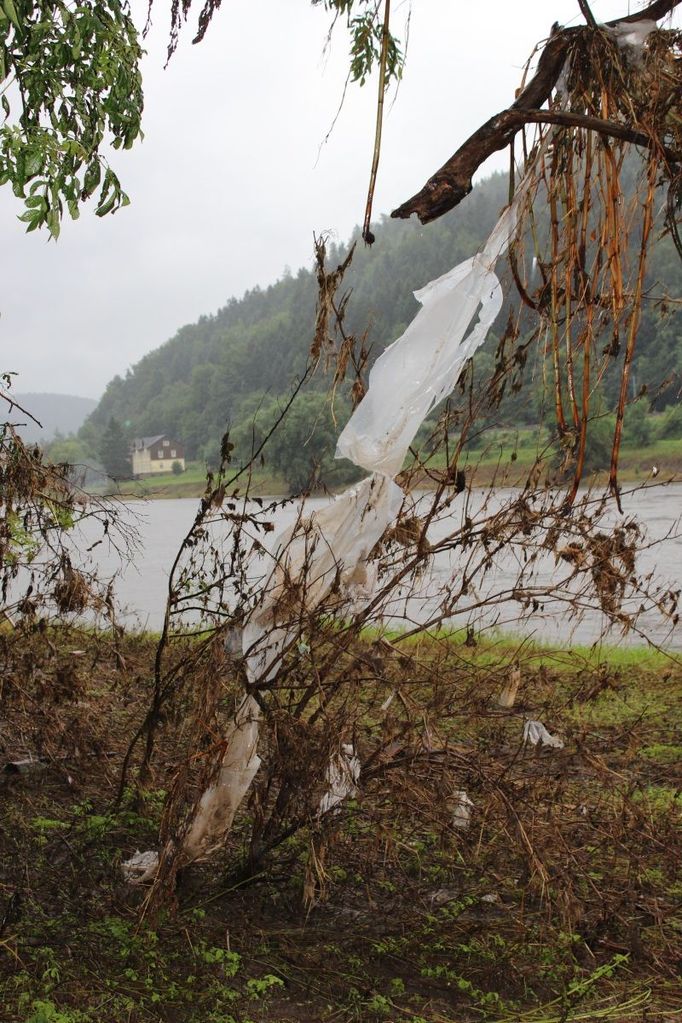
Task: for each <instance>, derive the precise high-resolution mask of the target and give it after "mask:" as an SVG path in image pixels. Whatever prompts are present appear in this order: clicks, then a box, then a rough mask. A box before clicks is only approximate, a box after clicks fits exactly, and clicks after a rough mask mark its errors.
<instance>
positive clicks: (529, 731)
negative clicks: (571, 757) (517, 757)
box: [523, 721, 564, 749]
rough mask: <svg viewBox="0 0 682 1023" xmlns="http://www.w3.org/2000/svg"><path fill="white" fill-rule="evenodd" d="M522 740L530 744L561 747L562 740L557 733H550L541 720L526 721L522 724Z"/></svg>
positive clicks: (554, 747) (562, 745) (562, 746)
mask: <svg viewBox="0 0 682 1023" xmlns="http://www.w3.org/2000/svg"><path fill="white" fill-rule="evenodd" d="M523 741H524V743H528V744H530V745H531V746H538V745H540V746H550V747H551V748H553V749H563V748H564V740H563V739H560V738H559V736H558V735H550V734H549V732H548V731H547V729H546V728H545V726H544V725H543V723H542V721H526V723H525V724H524V726H523Z"/></svg>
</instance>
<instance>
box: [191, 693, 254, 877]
mask: <svg viewBox="0 0 682 1023" xmlns="http://www.w3.org/2000/svg"><path fill="white" fill-rule="evenodd" d="M259 718H260V708H259V706H258V704H257V703H256V701H255V700H254V698H253V697H252V696H245V697H244V699H243V700H242V702H241V704H240V705H239V707H238V709H237V712H236V714H235V718H234V722H233V724H232V726H231V727H230V729H229V731H228V733H227V735H226V737H225V743H226V746H225V753H224V754H223V759H222V763H221V766H220V769H219V772H218V776H217V778H216V779H215V781H214V782H213V783H212V784H211V785H209V787H208V788H207V789H206V790H205V792H204V794H203V795H202V797H201V800H200V802H199V805H198V807H197V809H196V813H195V815H194V820H193V821H192V825H191V827H190V830H189V831H188V833H187V835H186V837H185V840H184V842H183V852H182V856H183V860H184V861H185V862H187V863H189V862H192V861H193V860H197V859H202V858H203V857H205V856H208V855H209V853H211V852H213V851H214V850H215V849H217V848H218V847H219V846H221V845H222V843H223V842H224V840H225V836H226V834H227V832H228V831H229V830H230V827H231V826H232V821H233V820H234V815H235V813H236V812H237V808H238V807H239V804H240V803H241V801H242V799H243V798H244V796H245V795H246V792H247V790H248V788H249V786H250V784H251V782H252V781H253V779H254V777H255V776H256V772H257V771H258V768H259V767H260V764H261V760H260V757H259V756H258V754H257V753H256V747H257V744H258V722H259Z"/></svg>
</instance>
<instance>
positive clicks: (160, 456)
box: [156, 448, 163, 458]
mask: <svg viewBox="0 0 682 1023" xmlns="http://www.w3.org/2000/svg"><path fill="white" fill-rule="evenodd" d="M156 457H157V458H163V451H162V449H161V448H159V450H158V451H157V452H156Z"/></svg>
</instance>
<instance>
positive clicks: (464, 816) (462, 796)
mask: <svg viewBox="0 0 682 1023" xmlns="http://www.w3.org/2000/svg"><path fill="white" fill-rule="evenodd" d="M454 796H455V810H454V813H453V815H452V826H453V828H460V829H461V830H463V831H464V830H466V828H468V827H469V825H470V824H471V811H472V810H473V808H474V804H473V802H472V801H471V800H470V799H469V797H468V795H467V794H466V792H465V791H464V789H458V790H457V791H456V792H455V793H454Z"/></svg>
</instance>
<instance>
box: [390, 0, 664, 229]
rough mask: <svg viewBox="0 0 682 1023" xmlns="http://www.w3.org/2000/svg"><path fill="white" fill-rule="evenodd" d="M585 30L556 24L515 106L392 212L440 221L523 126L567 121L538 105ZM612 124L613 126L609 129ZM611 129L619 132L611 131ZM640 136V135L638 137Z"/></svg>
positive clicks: (655, 15) (659, 13) (657, 12)
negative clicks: (580, 34) (575, 42)
mask: <svg viewBox="0 0 682 1023" xmlns="http://www.w3.org/2000/svg"><path fill="white" fill-rule="evenodd" d="M680 2H682V0H656V2H654V3H652V4H650V5H649V6H648V7H646V8H644V9H643V10H641V11H639V12H637V14H633V15H629V16H628V17H624V18H620V19H616V20H614V21H610V22H608V23H607V26H608V27H613V26H614V25H617V24H619V23H620V22H627V23H634V22H637V21H644V20H658V19H659V18H663V17H665V15H666V14H669V13H670V12H671V11H673V10H674V9H675V8H676V7H677V6H678V5H679V4H680ZM584 31H585V29H584V28H569V29H560V28H556V30H554V31H553V32H552V35H551V36H550V38H549V41H548V42H547V45H546V46H545V48H544V50H543V51H542V54H541V55H540V59H539V61H538V67H537V71H536V72H535V75H534V76H533V78H531V80H530V82H529V83H528V85H527V86H526V87H525V89H523V91H522V92H521V93H520V95H519V96H518V98H517V99H516V101H515V102H514V103H513V104H512V105H511V107H509V108H508V109H507V110H503V111H501V112H500V113H498V114H496V115H495V116H494V117H491V118H490V120H489V121H486V123H485V124H483V125H482V126H481V127H480V128H479V129H478V130H477V131H475V132H474V134H473V135H471V136H470V137H469V138H468V139H467V141H466V142H465V143H464V144H463V145H462V146H460V148H459V149H458V150H457V152H456V153H455V154H454V155H453V156H451V157H450V159H449V160H448V161H447V162H446V163H445V164H443V166H442V167H441V168H440V170H437V171H436V173H435V174H434V175H432V177H430V178H429V180H428V181H427V182H426V184H425V185H424V187H423V188H422V189H421V190H420V191H419V192H417V193H416V195H413V196H412V198H410V199H408V200H407V202H404V203H403V204H402V205H401V206H399V207H398V208H397V209H395V210H393V212H392V213H391V216H392V217H397V218H400V219H407V218H408V217H410V216H411V215H412V214H413V213H416V214H417V216H418V217H419V219H420V220H421V222H422V224H427V223H429V222H430V221H432V220H436V219H438V217H441V216H443V214H444V213H447V212H448V211H449V210H451V209H454V207H455V206H457V205H458V204H459V203H460V202H461V201H462V199H464V198H465V196H467V195H468V194H469V192H470V191H471V188H472V178H473V175H474V174H475V172H476V171H477V170H478V168H479V167H480V166H481V164H482V163H484V162H485V160H487V159H488V157H489V156H491V155H492V154H493V153H495V152H497V151H499V150H501V149H505V148H506V147H507V146H508V145H509V143H510V142H511V140H512V139H513V137H514V135H515V134H516V132H517V131H519V129H520V128H521V127H523V125H524V124H526V123H529V122H532V123H538V122H541V121H542V119H543V118H544V120H545V121H546V122H547V123H554V124H560V123H568V122H562V121H559V120H555V119H554V118H556V117H557V114H556V112H554V111H547V112H545V111H544V110H540V109H539V108H540V107H541V106H542V105H543V104H544V103H546V102H547V101H548V99H549V97H550V95H551V92H552V89H553V88H554V87H555V86H556V83H557V80H558V78H559V75H560V73H561V69H562V67H563V66H564V62H565V60H566V56H567V53H568V49H569V47H570V45H571V43H572V42H573V40H574V39H575V38H576V36H577V35H578V34H579V33H580V32H584ZM571 116H573V115H571ZM585 120H594V121H595V122H598V119H596V118H595V119H591V118H586V119H585ZM599 123H600V125H601V126H600V127H598V126H597V124H596V123H595V124H592V125H588V124H584V123H583V125H582V126H583V127H590V128H591V130H593V131H600V132H601V133H602V134H606V135H612V136H613V137H616V138H624V139H626V141H630V142H636V144H637V145H650V140H649V139H648V138H646V137H645V136H644V135H643V133H641V132H637V131H635V130H634V129H630V128H628V127H627V126H626V125H613V126H611V122H599ZM607 124H608V125H609V128H608V130H607V127H606V125H607ZM612 127H613V128H615V129H616V130H612ZM635 135H637V136H638V138H637V139H636V138H634V136H635ZM645 138H646V141H645ZM666 155H667V156H668V158H669V159H671V158H673V159H675V160H677V159H679V154H677V155H674V156H671V154H670V153H667V154H666Z"/></svg>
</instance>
